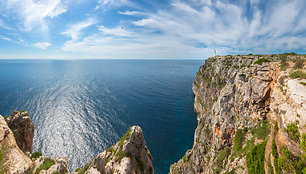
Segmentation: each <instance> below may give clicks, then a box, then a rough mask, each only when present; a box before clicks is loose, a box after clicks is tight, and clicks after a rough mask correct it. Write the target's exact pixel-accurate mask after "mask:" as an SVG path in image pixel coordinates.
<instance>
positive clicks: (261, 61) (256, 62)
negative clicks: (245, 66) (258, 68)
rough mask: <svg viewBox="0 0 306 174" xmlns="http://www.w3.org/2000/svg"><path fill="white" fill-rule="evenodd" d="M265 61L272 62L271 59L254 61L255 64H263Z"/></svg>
mask: <svg viewBox="0 0 306 174" xmlns="http://www.w3.org/2000/svg"><path fill="white" fill-rule="evenodd" d="M264 62H271V61H270V60H269V59H265V58H262V59H258V60H257V61H255V62H254V65H256V64H258V65H262V64H263V63H264Z"/></svg>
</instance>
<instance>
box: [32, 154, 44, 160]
mask: <svg viewBox="0 0 306 174" xmlns="http://www.w3.org/2000/svg"><path fill="white" fill-rule="evenodd" d="M40 156H42V153H40V152H34V153H32V155H31V157H30V158H31V159H32V160H33V159H37V158H39V157H40Z"/></svg>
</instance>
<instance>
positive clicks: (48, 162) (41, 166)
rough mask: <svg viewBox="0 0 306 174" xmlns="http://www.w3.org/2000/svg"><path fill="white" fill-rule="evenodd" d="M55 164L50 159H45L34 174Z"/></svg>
mask: <svg viewBox="0 0 306 174" xmlns="http://www.w3.org/2000/svg"><path fill="white" fill-rule="evenodd" d="M54 164H55V161H54V160H53V159H51V158H45V159H44V162H43V164H41V165H40V166H39V167H38V168H37V169H36V171H35V174H39V172H40V171H41V170H48V169H49V168H50V167H51V166H53V165H54Z"/></svg>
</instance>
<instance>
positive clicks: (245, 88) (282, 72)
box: [170, 54, 306, 174]
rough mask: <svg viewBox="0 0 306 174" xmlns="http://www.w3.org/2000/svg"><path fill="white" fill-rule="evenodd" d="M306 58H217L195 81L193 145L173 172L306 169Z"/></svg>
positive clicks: (264, 56)
mask: <svg viewBox="0 0 306 174" xmlns="http://www.w3.org/2000/svg"><path fill="white" fill-rule="evenodd" d="M304 60H305V56H300V55H290V54H284V55H260V56H257V55H256V56H253V55H248V56H216V57H211V58H209V59H207V60H206V61H205V64H204V65H202V66H201V67H200V68H199V71H198V72H197V74H196V76H195V80H194V83H193V91H194V94H195V102H194V107H195V111H196V112H197V115H198V126H197V128H196V130H195V135H194V144H193V147H192V149H190V150H188V151H187V152H186V154H185V156H184V157H183V158H182V159H180V160H179V161H178V162H177V163H175V164H173V165H172V166H171V167H170V173H175V174H176V173H184V174H189V173H303V172H306V168H305V166H306V156H305V150H306V149H305V147H306V146H305V143H306V142H305V138H306V134H305V133H306V129H305V121H306V107H305V95H306V86H305V84H306V83H305V82H306V80H305V78H306V74H305V65H304Z"/></svg>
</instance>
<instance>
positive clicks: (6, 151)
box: [0, 115, 32, 174]
mask: <svg viewBox="0 0 306 174" xmlns="http://www.w3.org/2000/svg"><path fill="white" fill-rule="evenodd" d="M31 167H32V161H31V160H30V159H29V158H28V156H27V155H26V154H25V153H24V152H23V151H21V150H20V148H19V147H18V145H17V143H16V140H15V138H14V134H13V132H12V131H11V129H10V128H9V127H8V125H7V123H6V121H5V120H4V118H3V117H2V116H1V115H0V173H8V174H13V173H14V174H17V173H27V172H28V171H30V169H31Z"/></svg>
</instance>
